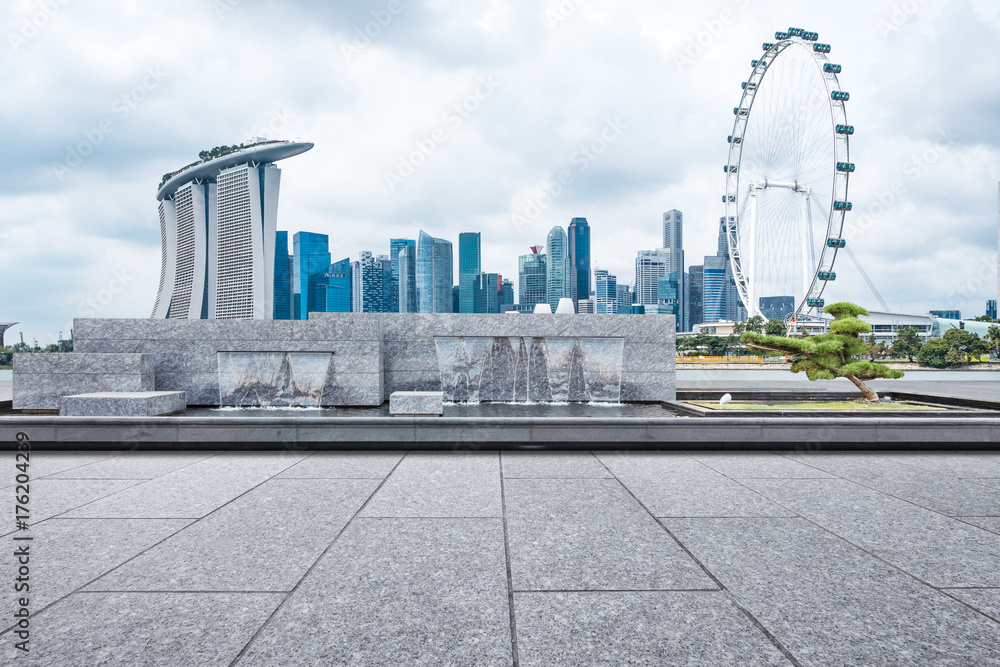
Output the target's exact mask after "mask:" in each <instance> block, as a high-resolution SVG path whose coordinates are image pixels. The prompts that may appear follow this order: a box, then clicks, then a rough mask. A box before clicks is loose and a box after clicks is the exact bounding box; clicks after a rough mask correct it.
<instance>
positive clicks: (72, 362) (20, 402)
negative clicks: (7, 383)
mask: <svg viewBox="0 0 1000 667" xmlns="http://www.w3.org/2000/svg"><path fill="white" fill-rule="evenodd" d="M106 321H114V320H106ZM153 369H154V359H153V357H151V356H148V355H145V354H125V355H121V354H79V353H69V354H67V353H63V354H35V353H26V354H15V355H14V380H13V407H14V409H15V410H59V399H60V398H62V397H63V396H70V395H72V394H86V393H91V392H101V391H153V383H154V375H153Z"/></svg>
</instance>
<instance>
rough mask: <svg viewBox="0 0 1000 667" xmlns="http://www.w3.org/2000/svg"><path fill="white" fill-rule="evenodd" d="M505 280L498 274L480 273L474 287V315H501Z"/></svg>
mask: <svg viewBox="0 0 1000 667" xmlns="http://www.w3.org/2000/svg"><path fill="white" fill-rule="evenodd" d="M502 281H503V278H501V276H500V275H499V274H496V273H480V274H479V275H478V276H476V281H475V284H474V285H473V299H474V301H475V303H474V307H475V309H474V310H473V311H472V312H474V313H499V312H500V301H501V296H502V290H503V282H502Z"/></svg>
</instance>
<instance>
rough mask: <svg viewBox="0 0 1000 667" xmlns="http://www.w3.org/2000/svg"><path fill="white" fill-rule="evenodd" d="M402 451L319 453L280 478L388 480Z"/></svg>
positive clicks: (301, 462)
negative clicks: (386, 478)
mask: <svg viewBox="0 0 1000 667" xmlns="http://www.w3.org/2000/svg"><path fill="white" fill-rule="evenodd" d="M401 458H403V452H316V453H315V454H313V455H311V456H309V457H308V458H306V459H304V460H303V461H300V462H299V463H296V464H295V465H293V466H292V467H291V468H289V469H288V470H286V471H285V472H283V473H281V474H280V475H278V478H279V479H289V478H297V479H342V478H351V477H360V478H370V479H385V476H386V475H388V474H389V473H390V472H392V469H393V468H394V467H395V465H396V464H397V463H399V460H400V459H401Z"/></svg>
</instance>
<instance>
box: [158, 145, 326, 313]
mask: <svg viewBox="0 0 1000 667" xmlns="http://www.w3.org/2000/svg"><path fill="white" fill-rule="evenodd" d="M312 147H313V145H312V144H309V143H292V142H287V141H269V142H258V143H256V144H254V145H251V146H248V147H245V148H241V149H239V150H236V151H232V152H226V153H225V154H223V155H221V156H220V157H216V158H213V159H207V160H205V161H202V162H198V163H196V164H194V165H190V166H188V167H185V168H183V169H181V170H179V171H176V172H173V173H171V174H167V175H166V176H165V177H164V179H163V181H162V182H161V185H160V189H159V191H158V192H157V194H156V198H157V200H159V202H160V210H159V214H160V241H161V247H162V251H161V255H160V284H159V288H158V289H157V294H156V302H155V304H154V306H153V315H152V317H153V318H159V319H162V318H170V319H272V318H273V317H274V312H275V305H274V287H275V276H274V270H275V268H276V260H275V241H276V229H275V227H276V224H277V212H278V190H279V184H280V181H281V170H280V169H278V168H277V167H276V166H275V165H274V163H275V162H276V161H278V160H282V159H285V158H288V157H292V156H294V155H298V154H300V153H304V152H305V151H307V150H309V149H310V148H312Z"/></svg>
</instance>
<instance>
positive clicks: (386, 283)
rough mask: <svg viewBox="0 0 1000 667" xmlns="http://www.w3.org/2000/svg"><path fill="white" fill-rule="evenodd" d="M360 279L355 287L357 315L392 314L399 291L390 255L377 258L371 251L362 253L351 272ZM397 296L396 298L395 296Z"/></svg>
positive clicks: (354, 308) (354, 309) (355, 309)
mask: <svg viewBox="0 0 1000 667" xmlns="http://www.w3.org/2000/svg"><path fill="white" fill-rule="evenodd" d="M351 273H352V274H353V276H354V277H357V278H358V279H359V283H360V284H358V285H356V286H354V290H353V291H354V304H353V306H352V308H353V311H354V312H356V313H392V312H396V311H394V310H392V309H393V308H394V307H395V305H396V299H397V298H398V290H396V289H395V285H394V284H393V280H392V260H391V259H390V258H389V255H379V256H378V257H375V256H374V255H373V254H372V253H371V252H370V251H368V250H365V251H363V252H362V253H361V259H360V260H359V261H358V262H357V266H356V267H355V268H354V270H352V272H351ZM394 295H395V296H394Z"/></svg>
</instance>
